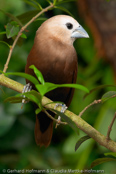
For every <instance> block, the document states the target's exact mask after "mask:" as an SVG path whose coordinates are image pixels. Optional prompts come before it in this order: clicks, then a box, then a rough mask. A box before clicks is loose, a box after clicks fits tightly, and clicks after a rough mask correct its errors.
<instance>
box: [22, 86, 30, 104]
mask: <svg viewBox="0 0 116 174" xmlns="http://www.w3.org/2000/svg"><path fill="white" fill-rule="evenodd" d="M31 89H32V86H31V85H30V83H27V84H26V85H25V86H24V88H23V91H22V93H25V92H30V91H31ZM23 97H24V98H25V95H23ZM24 103H27V101H26V100H25V99H22V104H24Z"/></svg>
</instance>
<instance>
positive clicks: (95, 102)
mask: <svg viewBox="0 0 116 174" xmlns="http://www.w3.org/2000/svg"><path fill="white" fill-rule="evenodd" d="M101 101H102V100H101V99H99V100H94V101H93V102H92V103H90V104H89V105H88V106H86V107H85V108H84V109H83V110H82V111H81V112H80V113H79V117H81V116H82V115H83V114H84V112H85V111H86V110H87V109H88V108H90V107H91V106H92V105H95V104H98V103H101Z"/></svg>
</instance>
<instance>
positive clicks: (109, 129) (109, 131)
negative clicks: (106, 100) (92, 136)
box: [106, 112, 116, 141]
mask: <svg viewBox="0 0 116 174" xmlns="http://www.w3.org/2000/svg"><path fill="white" fill-rule="evenodd" d="M115 119H116V112H115V115H114V117H113V119H112V122H111V124H110V125H109V127H108V132H107V136H106V138H107V141H109V140H110V133H111V131H112V126H113V124H114V121H115Z"/></svg>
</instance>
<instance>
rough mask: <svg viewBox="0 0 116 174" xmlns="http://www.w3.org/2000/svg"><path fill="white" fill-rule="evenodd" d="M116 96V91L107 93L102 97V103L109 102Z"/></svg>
mask: <svg viewBox="0 0 116 174" xmlns="http://www.w3.org/2000/svg"><path fill="white" fill-rule="evenodd" d="M115 95H116V91H109V92H106V93H105V94H104V95H103V96H102V98H101V100H102V102H105V101H106V100H109V99H110V98H112V97H113V96H115Z"/></svg>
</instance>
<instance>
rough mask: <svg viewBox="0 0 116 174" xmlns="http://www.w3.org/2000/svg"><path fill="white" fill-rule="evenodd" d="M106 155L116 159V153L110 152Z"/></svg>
mask: <svg viewBox="0 0 116 174" xmlns="http://www.w3.org/2000/svg"><path fill="white" fill-rule="evenodd" d="M104 155H105V156H113V157H116V152H108V153H104Z"/></svg>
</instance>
